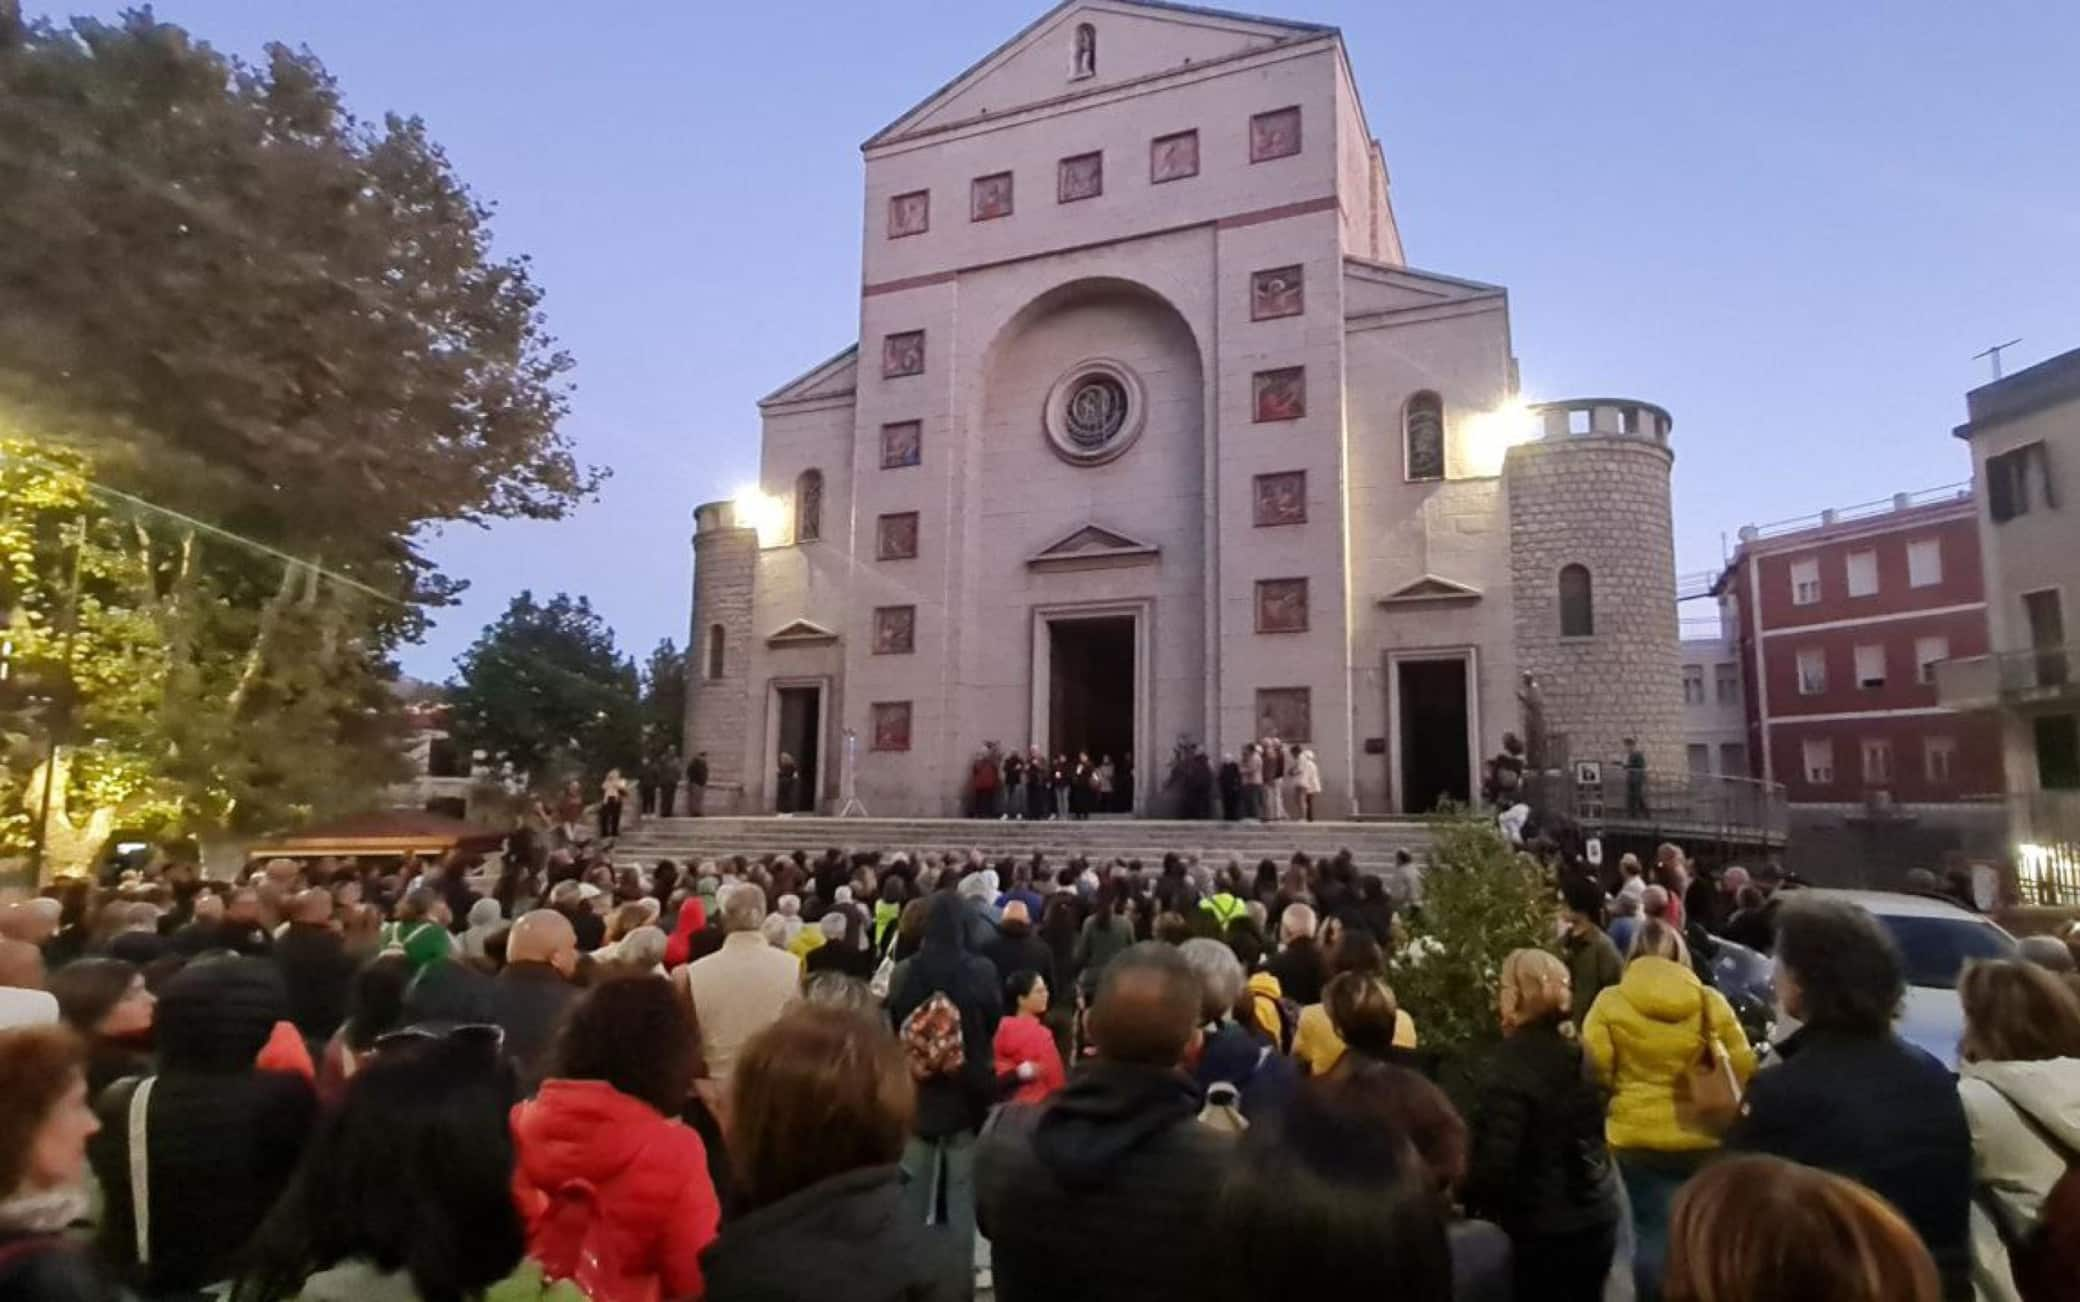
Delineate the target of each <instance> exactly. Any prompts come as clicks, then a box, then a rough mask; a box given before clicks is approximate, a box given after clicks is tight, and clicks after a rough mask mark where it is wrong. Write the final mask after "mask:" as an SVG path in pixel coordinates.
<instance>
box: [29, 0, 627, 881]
mask: <svg viewBox="0 0 2080 1302" xmlns="http://www.w3.org/2000/svg"><path fill="white" fill-rule="evenodd" d="M490 216H491V210H490V209H489V207H488V206H487V205H485V204H484V203H483V202H481V201H480V200H478V199H477V198H476V197H475V196H474V195H472V194H471V193H470V191H469V190H468V188H467V187H466V186H465V185H464V184H463V183H462V181H461V180H460V179H459V178H458V177H457V176H456V175H455V173H454V171H453V169H452V168H451V167H450V165H449V163H448V160H447V158H446V157H445V155H444V154H443V153H442V152H441V150H440V148H439V147H438V146H437V145H436V144H435V143H434V142H433V141H432V140H431V139H430V138H429V137H428V134H427V132H426V129H425V127H424V125H423V124H422V123H421V122H419V121H418V120H417V119H413V118H405V117H398V116H388V117H385V118H384V119H382V121H380V122H368V121H363V120H361V119H359V118H356V117H355V116H354V115H352V114H351V113H349V112H347V111H346V109H345V108H344V107H343V103H342V99H341V95H340V92H339V88H338V87H337V85H336V84H335V83H334V81H333V79H332V78H331V76H330V75H329V74H328V73H327V72H326V70H325V69H324V67H323V66H322V65H321V64H320V63H319V62H318V60H317V59H316V58H315V57H314V56H313V55H311V54H310V53H309V52H308V51H304V50H291V49H289V48H287V47H284V46H279V45H274V46H269V47H268V48H267V49H266V51H265V54H264V57H263V58H262V59H261V60H260V61H259V62H258V63H247V62H244V61H241V60H238V59H235V58H231V57H228V56H226V55H224V54H222V53H220V52H219V51H217V50H215V49H213V48H211V47H210V46H209V45H207V44H205V43H203V42H201V41H198V40H196V39H194V38H193V37H191V36H190V35H189V34H188V33H187V32H186V31H184V30H183V29H181V28H180V27H178V26H175V25H172V24H169V23H164V22H161V21H159V20H158V19H156V18H155V17H153V16H152V14H151V13H150V11H148V10H137V11H131V12H127V13H125V14H123V15H122V16H121V17H120V18H118V19H116V20H115V21H100V20H96V19H91V18H81V19H75V20H73V21H72V22H70V23H69V24H66V25H59V24H55V23H51V22H47V21H38V22H31V21H26V20H24V19H23V17H22V16H21V11H20V6H19V4H17V3H11V2H10V0H0V285H5V286H6V287H7V288H6V292H5V294H4V295H0V438H4V439H5V440H6V441H7V442H6V445H5V446H6V450H7V451H6V454H7V455H8V456H10V457H12V458H14V460H13V461H12V462H11V463H10V464H11V465H12V466H13V469H12V470H10V471H8V473H9V474H10V475H11V476H12V478H10V480H9V483H8V489H9V495H8V500H6V501H5V502H0V510H4V511H5V513H6V516H7V518H6V520H5V521H4V522H0V527H4V528H6V529H7V530H8V531H9V533H8V542H7V544H6V547H7V551H6V552H5V553H4V558H5V560H6V562H7V564H8V566H9V568H8V569H7V572H6V579H5V587H4V589H0V611H4V612H7V613H8V617H9V620H10V625H11V627H12V628H13V630H14V632H15V633H16V634H17V636H16V637H15V641H16V642H17V653H16V655H17V658H18V659H19V660H21V661H22V662H23V665H24V667H25V668H26V669H28V670H30V671H32V673H40V674H43V675H45V676H46V677H50V678H53V679H55V680H56V681H58V682H60V683H62V684H66V685H69V690H67V691H66V692H65V693H64V696H65V699H66V700H67V701H69V702H71V703H72V705H73V706H74V709H73V711H72V712H71V713H70V715H69V716H68V717H69V718H71V719H72V720H73V721H74V722H76V723H77V725H78V732H79V740H80V741H81V743H82V746H81V748H80V749H79V750H78V751H77V752H76V753H77V756H78V759H77V762H76V763H75V764H72V765H70V766H69V767H70V769H71V772H70V774H69V776H68V777H67V778H66V779H65V782H64V783H63V786H64V789H65V791H66V792H67V793H68V794H69V795H72V796H77V797H79V798H80V799H81V800H82V801H85V802H87V803H86V804H84V805H82V806H80V808H79V810H78V811H77V812H79V813H81V814H82V815H84V814H86V813H88V812H89V811H90V810H93V809H98V810H101V811H103V812H104V813H107V812H109V811H115V812H117V813H119V814H120V816H121V817H122V818H123V819H124V820H125V821H133V820H134V819H135V818H136V817H139V816H141V814H142V813H143V812H146V809H147V807H149V808H150V809H153V810H162V811H165V817H167V818H168V819H170V820H172V821H177V822H183V823H187V824H191V825H195V826H194V830H204V829H206V828H207V827H209V826H213V825H214V826H223V827H231V828H237V829H263V828H268V827H273V826H279V825H281V824H283V823H285V822H289V821H293V820H295V819H297V818H300V817H303V816H306V815H308V814H310V813H313V812H316V811H319V810H322V809H327V808H331V807H337V806H342V805H345V804H351V803H353V802H355V801H357V800H359V801H365V800H367V799H368V798H369V797H370V796H371V795H372V794H373V791H374V788H375V787H376V786H377V785H379V784H380V782H381V781H382V780H384V778H385V776H386V775H387V773H388V772H389V768H390V765H391V763H392V759H393V757H392V755H391V754H390V751H391V748H392V745H393V741H394V738H393V728H394V716H395V703H394V701H393V700H392V699H391V695H390V693H388V692H387V691H386V690H385V683H386V681H387V680H389V679H390V678H392V677H394V671H393V670H392V668H391V666H390V663H389V660H390V656H391V654H392V652H393V651H394V649H395V647H396V646H397V645H398V644H399V643H400V642H402V641H405V640H409V639H412V638H415V637H416V636H417V635H418V634H419V632H420V631H421V630H422V627H423V612H424V610H425V608H426V607H428V606H437V605H440V604H444V603H446V602H448V601H451V600H452V598H453V595H454V593H455V592H456V591H457V590H458V589H459V586H460V585H459V584H457V583H456V582H455V581H453V580H451V579H449V578H448V577H446V576H444V575H442V574H440V573H439V572H438V571H437V570H436V568H435V567H434V566H433V565H432V564H431V563H430V561H429V560H428V559H427V558H426V556H425V554H424V552H423V544H424V542H425V540H426V539H427V538H428V537H430V536H431V535H432V533H433V532H434V531H435V530H437V529H438V528H440V527H441V526H443V525H448V524H455V523H478V524H481V523H484V522H488V521H491V520H496V519H503V518H516V517H517V518H535V519H549V518H555V517H558V516H560V515H562V514H563V513H565V512H566V511H567V510H569V509H570V508H571V507H572V506H574V505H575V504H576V503H577V502H579V501H580V500H582V499H584V498H585V497H586V496H588V495H589V494H590V493H591V492H592V491H593V490H594V489H595V488H596V487H597V484H598V482H599V479H600V475H599V473H598V472H597V471H594V470H591V469H588V468H585V467H583V466H581V465H580V464H578V462H577V461H576V460H575V459H574V457H573V456H572V453H571V450H570V447H569V445H568V442H567V440H566V439H565V438H564V436H563V435H562V434H561V432H560V421H561V419H562V417H563V415H564V413H565V408H566V404H567V399H568V386H567V383H566V379H565V376H566V373H567V371H568V370H569V368H570V365H571V362H570V358H569V357H568V356H567V355H566V354H565V353H564V352H563V351H562V350H561V349H559V348H558V347H557V346H556V344H555V341H554V340H553V339H552V338H551V337H550V336H549V335H548V333H547V330H546V326H545V322H544V319H543V315H542V311H541V291H540V289H539V288H538V287H537V286H536V285H535V283H534V281H533V279H532V276H531V273H530V271H529V268H528V264H527V262H526V260H525V259H524V258H513V257H500V256H497V255H496V254H494V252H493V250H492V247H491V235H490V226H489V220H490ZM89 480H91V481H93V482H94V483H95V484H98V485H100V486H102V487H101V488H98V489H96V490H95V492H94V493H93V494H92V495H91V500H89V495H88V494H87V493H86V491H85V490H86V485H87V481H89ZM17 492H23V493H28V494H30V496H29V497H27V498H25V499H21V500H17V499H16V497H15V494H16V493H17ZM47 499H48V500H47ZM139 501H142V502H147V503H151V504H153V505H154V507H156V508H160V509H153V510H147V509H143V508H141V507H139V506H138V505H137V503H138V502H139ZM81 518H85V520H86V529H87V541H86V543H85V545H84V547H83V549H82V551H81V563H82V571H83V600H82V602H81V606H80V619H79V630H80V632H79V637H78V645H77V647H76V654H75V657H74V659H73V662H72V663H71V664H69V665H66V664H61V663H57V661H56V650H55V648H56V644H57V639H56V634H57V631H58V630H57V626H58V623H59V622H60V621H59V611H60V609H61V606H62V601H63V597H62V594H63V592H64V591H65V588H66V583H65V578H66V576H67V574H68V569H67V567H68V565H69V563H70V561H69V557H70V547H69V543H68V539H69V538H71V537H76V536H77V535H76V534H67V533H66V531H67V530H68V529H76V527H77V522H78V521H79V520H80V519H81ZM215 530H223V531H226V532H225V533H218V532H215ZM234 536H235V537H234ZM297 558H301V559H297ZM321 570H322V572H321ZM17 612H19V617H17ZM36 708H41V707H36ZM25 711H27V712H26V713H25ZM40 723H41V716H38V715H36V714H35V713H34V708H31V707H27V706H22V705H21V704H20V703H17V704H16V706H14V707H10V706H9V705H8V704H7V703H5V702H0V727H8V728H12V729H14V732H15V735H16V736H17V737H20V736H28V735H34V734H35V733H37V732H38V731H39V728H40ZM40 749H41V748H40V747H29V748H28V749H27V750H26V751H25V750H24V748H23V747H22V746H20V745H18V744H17V745H12V746H9V747H8V748H7V750H6V752H5V755H6V761H7V765H8V768H7V772H6V773H4V774H0V849H4V848H6V847H7V846H8V845H10V844H14V843H18V842H19V835H18V833H19V832H20V828H21V817H22V811H23V808H24V804H23V802H24V800H25V799H26V797H27V794H28V792H29V791H30V789H31V787H32V786H33V785H34V783H35V782H36V781H38V780H39V779H38V778H37V777H36V774H35V771H34V770H35V766H36V765H37V764H38V763H40V759H39V758H38V757H39V756H40ZM106 801H114V802H115V803H114V804H107V803H100V802H106Z"/></svg>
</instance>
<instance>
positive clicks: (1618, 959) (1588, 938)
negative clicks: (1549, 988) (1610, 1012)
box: [1560, 873, 1625, 1030]
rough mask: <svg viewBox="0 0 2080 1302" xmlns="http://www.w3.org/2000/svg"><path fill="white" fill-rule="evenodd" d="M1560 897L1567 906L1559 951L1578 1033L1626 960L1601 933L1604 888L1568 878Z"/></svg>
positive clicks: (1577, 877)
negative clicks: (1565, 923)
mask: <svg viewBox="0 0 2080 1302" xmlns="http://www.w3.org/2000/svg"><path fill="white" fill-rule="evenodd" d="M1560 896H1561V898H1562V899H1563V900H1565V901H1566V903H1567V931H1566V934H1565V935H1563V936H1562V937H1561V938H1560V951H1561V953H1562V955H1564V956H1565V957H1566V959H1567V975H1568V979H1569V981H1570V982H1571V983H1572V987H1573V996H1572V999H1571V1001H1570V1007H1569V1009H1568V1016H1569V1017H1570V1018H1572V1019H1573V1021H1574V1025H1575V1029H1576V1030H1580V1029H1581V1026H1582V1022H1583V1021H1584V1019H1586V1018H1587V1017H1588V1016H1589V1008H1590V1005H1592V1004H1594V1003H1595V1002H1596V996H1598V995H1600V994H1602V993H1603V992H1604V990H1605V989H1606V988H1607V987H1609V986H1614V985H1616V984H1618V982H1619V981H1620V980H1622V979H1623V978H1624V976H1625V960H1624V958H1623V957H1622V956H1621V955H1619V953H1618V947H1617V945H1616V944H1615V943H1613V942H1612V940H1611V938H1610V936H1609V935H1607V934H1606V933H1605V932H1604V930H1603V887H1601V886H1599V885H1597V883H1596V879H1595V878H1593V877H1590V876H1588V875H1586V874H1579V873H1578V874H1572V875H1570V876H1569V877H1568V878H1567V879H1566V880H1565V881H1564V882H1563V883H1562V884H1561V887H1560Z"/></svg>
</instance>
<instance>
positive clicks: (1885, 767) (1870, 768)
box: [1863, 737, 1892, 784]
mask: <svg viewBox="0 0 2080 1302" xmlns="http://www.w3.org/2000/svg"><path fill="white" fill-rule="evenodd" d="M1863 780H1864V781H1865V782H1868V783H1873V784H1875V783H1879V782H1890V781H1892V743H1891V742H1889V741H1887V740H1885V739H1884V738H1883V737H1866V738H1864V741H1863Z"/></svg>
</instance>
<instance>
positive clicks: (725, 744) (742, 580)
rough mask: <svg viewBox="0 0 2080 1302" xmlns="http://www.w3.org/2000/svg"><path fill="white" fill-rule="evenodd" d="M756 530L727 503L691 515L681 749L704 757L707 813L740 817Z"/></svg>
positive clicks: (713, 504)
mask: <svg viewBox="0 0 2080 1302" xmlns="http://www.w3.org/2000/svg"><path fill="white" fill-rule="evenodd" d="M757 573H758V530H756V529H754V528H750V527H748V526H746V525H741V524H739V523H738V522H737V510H736V506H735V504H734V503H731V502H709V503H707V504H706V505H704V506H698V507H695V508H694V511H693V629H692V633H691V635H690V636H689V637H688V639H687V646H688V648H689V650H688V654H687V656H686V747H685V751H684V754H685V756H686V758H687V759H689V760H690V759H692V758H693V757H694V756H695V755H698V754H700V753H701V752H703V751H705V752H707V756H708V799H707V806H706V812H707V813H710V814H728V813H735V812H737V811H738V809H739V807H740V806H741V804H742V800H743V794H744V747H745V737H746V735H747V731H748V729H749V727H750V724H751V719H750V711H751V678H750V672H749V671H750V666H751V639H752V636H753V632H752V627H751V601H752V592H753V584H754V580H755V579H756V576H757Z"/></svg>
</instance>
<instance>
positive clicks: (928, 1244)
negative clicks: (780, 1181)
mask: <svg viewBox="0 0 2080 1302" xmlns="http://www.w3.org/2000/svg"><path fill="white" fill-rule="evenodd" d="M969 1270H970V1265H969V1262H968V1261H967V1260H966V1259H965V1256H964V1255H963V1253H962V1252H961V1250H960V1248H959V1247H958V1246H957V1245H955V1244H953V1243H952V1242H951V1241H949V1240H948V1239H947V1238H946V1236H945V1235H943V1234H941V1233H940V1232H938V1231H936V1230H933V1229H930V1228H929V1227H927V1226H925V1225H922V1224H918V1223H916V1222H914V1221H912V1220H911V1219H910V1218H909V1217H907V1216H905V1215H904V1214H903V1173H902V1171H901V1169H900V1168H898V1167H893V1166H877V1167H867V1168H864V1169H862V1170H858V1171H848V1172H846V1173H845V1174H844V1175H837V1176H832V1177H831V1178H830V1179H828V1180H823V1181H820V1182H818V1183H816V1184H813V1185H810V1186H809V1187H808V1188H807V1189H803V1190H800V1191H798V1192H796V1193H793V1194H790V1195H789V1196H787V1197H786V1198H783V1199H781V1200H780V1201H779V1202H776V1203H772V1204H770V1205H768V1206H765V1207H761V1208H759V1209H757V1210H756V1211H751V1212H746V1213H744V1214H743V1215H741V1216H737V1217H734V1218H732V1219H731V1220H729V1221H728V1222H727V1223H725V1224H724V1225H723V1227H722V1237H721V1238H719V1239H717V1240H716V1241H715V1242H714V1243H713V1244H710V1245H709V1247H708V1248H707V1250H706V1251H705V1252H703V1253H702V1254H701V1275H702V1277H703V1279H705V1280H706V1282H707V1286H708V1296H709V1297H711V1298H714V1299H717V1302H732V1300H734V1302H747V1300H755V1302H833V1300H834V1299H837V1298H845V1299H847V1300H848V1302H955V1299H961V1298H966V1297H967V1296H968V1294H969V1291H970V1288H971V1286H972V1285H971V1281H970V1278H969Z"/></svg>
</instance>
